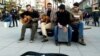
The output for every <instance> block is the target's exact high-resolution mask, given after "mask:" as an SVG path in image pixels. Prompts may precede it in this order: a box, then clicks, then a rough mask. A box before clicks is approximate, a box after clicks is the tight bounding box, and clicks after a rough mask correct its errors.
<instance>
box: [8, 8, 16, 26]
mask: <svg viewBox="0 0 100 56" xmlns="http://www.w3.org/2000/svg"><path fill="white" fill-rule="evenodd" d="M10 13H11V15H12V21H13V27H15V23H16V27H18V22H17V14H18V11H17V9H16V8H15V7H13V8H12V9H11V11H10Z"/></svg>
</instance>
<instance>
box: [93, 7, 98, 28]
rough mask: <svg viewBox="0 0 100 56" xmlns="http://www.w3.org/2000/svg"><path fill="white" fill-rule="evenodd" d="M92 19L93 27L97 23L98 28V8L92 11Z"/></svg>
mask: <svg viewBox="0 0 100 56" xmlns="http://www.w3.org/2000/svg"><path fill="white" fill-rule="evenodd" d="M92 17H93V20H94V25H95V26H97V23H98V26H100V25H99V24H100V22H99V9H98V7H95V9H94V11H93V12H92Z"/></svg>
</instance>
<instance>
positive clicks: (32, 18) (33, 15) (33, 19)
mask: <svg viewBox="0 0 100 56" xmlns="http://www.w3.org/2000/svg"><path fill="white" fill-rule="evenodd" d="M26 7H27V11H25V12H24V13H22V14H21V18H22V19H21V21H22V23H23V25H22V30H21V38H20V39H19V41H23V40H24V36H25V31H26V28H30V29H31V39H30V43H32V42H33V40H34V35H35V33H36V32H37V26H38V18H39V13H38V12H37V11H35V10H33V9H32V7H31V5H27V6H26Z"/></svg>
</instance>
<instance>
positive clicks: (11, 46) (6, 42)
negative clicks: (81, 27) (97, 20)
mask: <svg viewBox="0 0 100 56" xmlns="http://www.w3.org/2000/svg"><path fill="white" fill-rule="evenodd" d="M20 32H21V25H20V26H19V27H14V28H4V27H3V23H2V22H0V56H20V55H21V54H23V53H24V52H27V51H35V52H41V53H63V54H67V55H69V56H100V36H99V35H100V27H92V29H89V30H85V34H84V36H85V41H86V43H87V46H81V45H80V44H78V43H72V45H71V46H67V45H65V44H61V45H60V46H56V45H55V44H54V41H53V37H50V40H49V42H47V43H42V42H41V40H42V39H41V36H39V35H36V38H35V41H34V43H29V37H30V30H29V29H28V30H27V32H26V36H25V40H24V41H23V42H21V43H18V39H19V37H20Z"/></svg>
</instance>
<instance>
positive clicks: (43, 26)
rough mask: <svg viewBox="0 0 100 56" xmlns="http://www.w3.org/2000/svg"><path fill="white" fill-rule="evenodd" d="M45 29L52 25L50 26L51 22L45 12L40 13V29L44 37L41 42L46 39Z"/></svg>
mask: <svg viewBox="0 0 100 56" xmlns="http://www.w3.org/2000/svg"><path fill="white" fill-rule="evenodd" d="M47 29H52V27H51V22H50V19H49V17H48V16H47V15H46V14H44V15H42V18H41V30H42V35H43V38H44V40H43V41H42V42H47V41H48V38H47V37H48V35H47Z"/></svg>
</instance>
